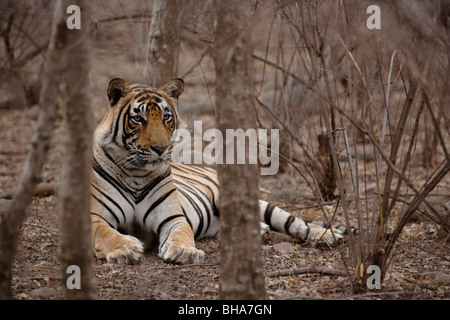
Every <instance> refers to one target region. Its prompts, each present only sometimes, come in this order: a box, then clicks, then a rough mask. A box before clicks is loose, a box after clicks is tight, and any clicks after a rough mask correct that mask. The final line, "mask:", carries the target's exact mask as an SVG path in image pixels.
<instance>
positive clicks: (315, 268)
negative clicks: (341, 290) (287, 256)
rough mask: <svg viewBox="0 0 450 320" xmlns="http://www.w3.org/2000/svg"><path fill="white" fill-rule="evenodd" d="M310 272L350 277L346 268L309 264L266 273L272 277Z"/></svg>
mask: <svg viewBox="0 0 450 320" xmlns="http://www.w3.org/2000/svg"><path fill="white" fill-rule="evenodd" d="M308 273H319V274H322V275H329V276H337V277H348V276H349V275H350V274H349V273H348V272H347V271H345V270H338V269H330V268H326V267H318V266H307V267H300V268H292V269H283V270H277V271H272V272H268V273H266V277H268V278H272V277H281V276H292V275H297V274H308Z"/></svg>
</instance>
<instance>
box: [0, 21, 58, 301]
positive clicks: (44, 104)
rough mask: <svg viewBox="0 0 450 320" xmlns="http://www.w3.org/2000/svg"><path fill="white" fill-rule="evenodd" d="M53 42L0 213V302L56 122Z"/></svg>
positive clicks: (5, 293)
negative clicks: (23, 153)
mask: <svg viewBox="0 0 450 320" xmlns="http://www.w3.org/2000/svg"><path fill="white" fill-rule="evenodd" d="M64 25H65V24H64ZM53 28H54V30H56V21H53ZM56 42H57V40H56V34H55V33H54V32H53V36H52V39H51V42H50V45H49V48H48V53H47V69H46V75H45V77H44V81H43V86H42V92H41V98H40V103H39V104H40V106H41V113H40V115H39V119H38V124H37V130H36V133H35V134H34V136H33V139H32V141H31V149H30V152H29V153H28V157H27V159H26V161H25V164H24V170H23V172H22V174H21V176H20V180H19V183H18V186H17V188H16V190H15V194H14V196H13V199H12V201H11V203H10V205H9V207H8V209H7V210H6V212H1V213H0V299H10V298H11V277H12V274H11V267H12V262H13V259H14V256H15V254H16V251H17V245H18V240H19V232H20V229H21V228H22V224H23V222H24V220H25V217H26V210H27V207H28V205H29V204H30V202H31V200H32V197H33V192H34V189H35V187H36V185H37V183H38V182H39V180H40V174H41V169H42V166H43V164H44V161H45V158H46V154H47V150H48V149H49V148H50V136H51V133H52V132H53V128H54V122H55V118H56V109H57V102H56V98H55V97H56V95H57V84H58V80H59V78H58V76H57V75H58V74H57V72H56V71H55V66H56V65H57V64H58V61H59V60H60V59H61V49H60V48H58V47H57V46H56Z"/></svg>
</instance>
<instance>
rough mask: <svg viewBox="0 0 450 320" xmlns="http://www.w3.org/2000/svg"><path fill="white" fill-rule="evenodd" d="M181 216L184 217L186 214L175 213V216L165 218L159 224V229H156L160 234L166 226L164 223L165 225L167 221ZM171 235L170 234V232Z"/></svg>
mask: <svg viewBox="0 0 450 320" xmlns="http://www.w3.org/2000/svg"><path fill="white" fill-rule="evenodd" d="M180 217H184V215H182V214H176V215H173V216H170V217H168V218H166V219H164V221H162V222H161V223H160V224H159V226H158V230H157V231H156V234H157V235H158V236H159V233H160V232H161V229H162V227H164V225H165V224H166V223H168V222H169V221H172V220H173V219H176V218H180ZM169 236H170V234H169Z"/></svg>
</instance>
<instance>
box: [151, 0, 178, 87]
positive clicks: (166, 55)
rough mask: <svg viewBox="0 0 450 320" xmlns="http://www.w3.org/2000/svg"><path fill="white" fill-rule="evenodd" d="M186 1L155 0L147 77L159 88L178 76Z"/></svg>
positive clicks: (152, 84)
mask: <svg viewBox="0 0 450 320" xmlns="http://www.w3.org/2000/svg"><path fill="white" fill-rule="evenodd" d="M182 6H183V1H182V0H155V2H154V3H153V13H152V21H151V24H150V32H149V35H148V51H147V65H146V68H147V70H146V75H147V81H148V84H149V85H151V86H154V87H156V88H159V87H161V86H163V85H164V84H165V83H167V81H169V80H170V79H172V78H176V77H177V73H178V54H179V52H180V31H181V25H182V19H181V13H182Z"/></svg>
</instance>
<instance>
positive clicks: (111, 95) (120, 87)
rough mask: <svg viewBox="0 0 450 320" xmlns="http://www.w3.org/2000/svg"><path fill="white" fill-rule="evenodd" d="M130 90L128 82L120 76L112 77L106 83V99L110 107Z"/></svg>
mask: <svg viewBox="0 0 450 320" xmlns="http://www.w3.org/2000/svg"><path fill="white" fill-rule="evenodd" d="M130 92H131V89H130V85H129V84H128V82H126V81H125V80H123V79H120V78H114V79H112V80H111V81H110V82H109V85H108V99H109V104H110V105H111V107H114V106H115V105H116V103H117V102H118V101H119V100H120V99H121V98H123V97H125V96H127V95H128V94H129V93H130Z"/></svg>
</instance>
